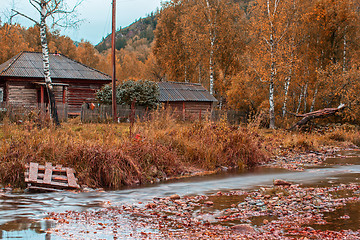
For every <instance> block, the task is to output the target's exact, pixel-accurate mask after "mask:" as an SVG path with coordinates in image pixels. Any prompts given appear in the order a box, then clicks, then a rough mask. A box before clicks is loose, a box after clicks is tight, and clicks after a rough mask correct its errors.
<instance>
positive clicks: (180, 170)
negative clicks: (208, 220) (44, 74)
mask: <svg viewBox="0 0 360 240" xmlns="http://www.w3.org/2000/svg"><path fill="white" fill-rule="evenodd" d="M176 119H177V118H176V117H174V116H173V115H172V114H171V112H169V111H156V112H153V113H152V114H151V115H150V116H149V120H148V121H145V122H138V123H136V124H135V127H134V129H133V134H132V136H129V126H130V125H129V124H126V123H123V124H81V123H80V122H79V120H76V119H75V120H70V121H69V122H67V123H63V124H62V125H61V127H58V128H56V127H54V126H53V125H52V124H50V123H49V122H46V121H45V120H42V121H40V122H39V121H38V120H34V119H27V120H24V121H23V123H22V124H20V125H18V124H15V123H13V122H10V121H9V120H7V119H4V121H3V125H2V126H1V127H0V141H1V145H0V183H2V184H11V185H14V186H24V176H23V173H24V170H25V169H24V168H25V164H26V163H29V162H38V163H41V164H44V163H45V162H52V163H53V164H62V165H64V166H69V167H73V168H75V170H76V172H77V177H78V178H79V180H80V183H81V184H85V185H88V186H90V187H103V188H107V189H117V188H120V187H122V186H124V185H133V184H138V183H147V182H152V181H158V180H164V179H167V178H172V177H177V176H179V175H184V174H185V175H186V174H189V173H191V172H193V171H195V170H200V171H213V170H217V169H219V168H220V167H222V166H225V167H231V168H246V167H253V166H255V165H257V164H259V163H261V162H265V161H267V160H268V159H269V157H270V156H271V155H273V154H276V153H277V150H278V149H282V150H283V149H287V150H295V151H310V150H319V149H320V147H321V146H323V145H337V144H347V145H349V144H351V143H353V144H356V145H357V146H360V135H359V128H358V127H354V126H350V125H343V126H334V127H328V128H324V129H322V130H321V131H320V130H319V131H316V132H312V133H301V132H289V131H285V130H264V129H262V128H260V125H259V124H250V125H249V126H248V127H246V128H245V127H239V126H231V125H229V124H228V123H227V121H226V120H225V119H224V120H223V121H220V122H217V123H212V122H210V121H202V122H194V123H184V122H178V121H177V120H176Z"/></svg>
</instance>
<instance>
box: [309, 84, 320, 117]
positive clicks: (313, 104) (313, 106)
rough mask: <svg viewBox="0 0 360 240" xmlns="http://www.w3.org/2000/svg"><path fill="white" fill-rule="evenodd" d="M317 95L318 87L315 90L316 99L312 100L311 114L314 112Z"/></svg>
mask: <svg viewBox="0 0 360 240" xmlns="http://www.w3.org/2000/svg"><path fill="white" fill-rule="evenodd" d="M317 93H318V86H316V88H315V92H314V97H313V99H312V103H311V107H310V112H312V111H314V108H315V100H316V95H317Z"/></svg>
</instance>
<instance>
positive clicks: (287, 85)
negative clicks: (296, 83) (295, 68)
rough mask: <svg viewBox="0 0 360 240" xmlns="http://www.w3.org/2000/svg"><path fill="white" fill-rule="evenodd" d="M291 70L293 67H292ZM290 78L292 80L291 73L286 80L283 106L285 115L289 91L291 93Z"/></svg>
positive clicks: (283, 114)
mask: <svg viewBox="0 0 360 240" xmlns="http://www.w3.org/2000/svg"><path fill="white" fill-rule="evenodd" d="M290 72H291V69H290ZM290 80H291V75H289V76H288V77H287V78H286V80H285V86H284V95H285V97H284V104H283V108H282V116H283V117H285V114H286V104H287V97H288V93H289V86H290Z"/></svg>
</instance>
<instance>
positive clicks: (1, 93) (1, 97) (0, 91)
mask: <svg viewBox="0 0 360 240" xmlns="http://www.w3.org/2000/svg"><path fill="white" fill-rule="evenodd" d="M3 101H4V88H0V102H3Z"/></svg>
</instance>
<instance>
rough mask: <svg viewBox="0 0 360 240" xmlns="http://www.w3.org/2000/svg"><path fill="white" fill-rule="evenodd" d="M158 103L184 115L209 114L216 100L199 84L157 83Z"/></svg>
mask: <svg viewBox="0 0 360 240" xmlns="http://www.w3.org/2000/svg"><path fill="white" fill-rule="evenodd" d="M158 85H159V90H160V99H159V100H160V102H162V103H163V104H164V106H165V108H168V107H171V108H173V109H175V110H177V111H182V112H184V113H186V114H199V113H201V112H202V113H203V114H205V113H206V112H210V111H211V109H212V107H213V104H214V103H215V102H217V99H216V98H215V97H214V96H213V95H211V94H210V93H209V91H207V90H206V89H205V88H204V87H203V86H202V85H201V84H198V83H184V82H159V83H158Z"/></svg>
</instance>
